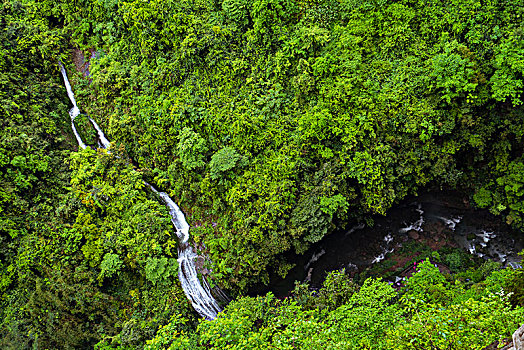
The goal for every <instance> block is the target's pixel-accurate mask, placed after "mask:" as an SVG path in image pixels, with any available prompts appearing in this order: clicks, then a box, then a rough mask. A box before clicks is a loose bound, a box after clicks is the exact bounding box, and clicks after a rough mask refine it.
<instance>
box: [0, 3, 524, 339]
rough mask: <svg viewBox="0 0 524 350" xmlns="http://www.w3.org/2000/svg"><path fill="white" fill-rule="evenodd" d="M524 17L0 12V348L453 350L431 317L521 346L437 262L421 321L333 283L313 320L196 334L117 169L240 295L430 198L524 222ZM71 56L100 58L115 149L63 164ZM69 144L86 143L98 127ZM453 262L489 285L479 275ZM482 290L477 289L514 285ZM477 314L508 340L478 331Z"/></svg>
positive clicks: (262, 318)
mask: <svg viewBox="0 0 524 350" xmlns="http://www.w3.org/2000/svg"><path fill="white" fill-rule="evenodd" d="M523 11H524V10H523V7H522V6H520V4H519V3H518V2H508V1H501V0H492V1H487V2H483V3H480V2H478V1H473V0H459V1H436V0H434V1H433V0H431V1H419V0H414V1H411V0H410V1H407V0H406V1H404V0H402V1H387V0H381V1H353V0H343V1H334V0H318V1H317V0H314V1H309V0H308V1H302V0H301V1H291V0H257V1H251V2H250V1H244V0H225V1H207V0H182V1H174V0H167V1H161V0H152V1H125V2H122V1H101V0H100V1H86V0H79V1H73V2H71V1H62V0H45V1H33V0H21V1H14V0H13V1H12V0H6V1H4V2H3V3H2V5H0V17H1V18H2V21H0V22H1V23H0V29H1V30H0V38H1V39H2V40H1V41H0V87H1V88H0V102H1V103H0V185H1V186H0V270H1V273H0V276H1V278H0V293H1V294H0V303H1V306H2V307H0V310H1V311H0V317H1V319H2V322H1V324H0V331H1V332H2V334H5V337H4V338H2V340H1V341H0V346H1V347H7V348H9V347H13V345H12V344H23V345H21V346H22V347H31V346H33V347H40V348H56V347H59V346H63V347H66V348H67V347H69V348H78V347H90V346H92V345H93V344H95V343H98V344H99V345H98V347H99V348H104V347H105V348H110V347H114V348H117V347H120V348H131V347H138V348H140V347H141V346H143V344H144V342H145V339H151V338H154V335H155V332H156V331H157V329H158V327H159V325H160V324H167V323H168V322H169V320H171V323H170V326H166V327H165V328H163V329H162V330H161V331H160V333H159V335H158V337H159V338H155V339H157V340H158V341H157V342H156V343H155V340H154V339H153V341H152V342H151V344H150V346H151V347H154V346H158V347H159V348H160V347H167V346H171V347H172V348H177V347H180V348H187V347H191V348H197V347H198V346H202V347H206V346H208V347H213V346H216V347H224V346H231V347H235V346H236V347H239V348H242V347H244V348H245V347H247V346H248V345H246V344H249V346H252V347H259V348H268V347H271V346H273V347H276V348H291V347H297V348H312V349H318V348H324V347H326V344H335V345H334V347H337V348H352V347H353V348H366V347H373V348H395V346H396V347H398V348H402V347H404V348H409V347H410V346H411V345H409V344H408V342H409V341H411V340H412V339H415V340H413V341H414V342H415V343H416V344H417V346H419V348H420V347H431V346H432V344H429V343H428V342H427V339H428V338H431V339H432V341H433V342H434V343H433V344H438V346H448V345H449V341H448V342H446V341H447V340H445V339H444V338H443V336H442V335H441V334H438V333H437V331H436V328H434V326H435V325H437V323H438V322H439V321H438V320H441V321H442V322H444V321H443V320H445V321H446V322H447V323H446V327H448V326H447V325H450V326H449V327H451V328H445V330H446V333H445V334H446V337H448V338H447V339H455V340H456V341H457V342H458V341H461V342H462V343H461V344H472V345H471V346H479V347H480V346H481V345H480V344H482V346H484V345H488V344H487V343H486V342H488V341H492V340H495V339H496V338H497V337H498V336H502V335H503V334H504V335H505V336H507V335H508V334H509V330H510V328H511V327H513V326H514V323H511V322H509V321H507V320H508V319H510V318H511V317H513V320H521V318H520V319H519V317H520V316H519V315H520V314H519V313H518V312H520V311H518V310H520V309H518V310H517V309H516V310H515V311H514V313H512V312H513V311H508V309H507V301H506V300H505V299H503V298H502V297H500V298H499V297H495V298H492V297H489V296H488V295H487V294H486V293H480V294H483V296H484V297H485V298H486V299H478V298H477V299H475V298H473V299H474V302H472V301H468V300H469V299H470V296H472V295H473V294H474V293H472V292H471V290H469V292H468V291H466V289H465V288H466V287H465V286H464V285H462V284H460V283H462V282H460V281H459V282H460V283H459V284H458V286H457V285H453V284H452V283H449V282H448V281H447V280H446V279H445V278H443V277H442V276H441V275H439V273H438V272H437V271H435V269H433V268H431V266H426V265H423V269H422V271H421V272H419V273H417V274H416V275H415V276H414V277H413V281H411V282H409V283H410V287H411V288H412V289H410V290H408V291H406V293H405V294H404V300H405V301H406V303H408V301H409V302H410V303H413V305H417V307H418V306H420V305H422V306H424V304H425V302H426V304H427V302H428V301H429V302H430V304H427V307H426V308H421V309H420V310H418V312H419V315H420V317H421V318H420V319H418V318H415V317H414V315H416V313H414V310H413V308H411V309H410V308H409V307H408V306H409V305H411V304H398V303H396V302H395V300H396V299H395V298H394V297H393V296H394V295H395V293H394V291H392V290H391V288H389V287H388V286H387V285H384V284H381V283H380V282H377V281H370V282H367V284H366V285H365V287H364V288H362V289H361V291H360V292H358V293H355V290H356V288H355V286H354V285H353V284H352V283H351V282H348V281H347V280H345V279H344V278H343V277H342V276H341V275H332V276H330V277H329V279H328V280H327V282H326V283H327V284H326V286H325V287H324V288H323V289H322V291H323V292H319V296H318V298H317V299H315V302H313V301H311V300H312V299H311V298H310V296H308V297H307V298H306V299H305V300H307V301H304V302H303V304H301V305H300V303H302V301H300V302H299V299H297V300H295V301H289V300H288V301H282V302H281V301H276V300H274V298H272V297H269V296H268V297H266V298H260V299H248V298H246V299H241V300H240V301H238V302H237V303H236V304H235V303H234V304H232V305H233V306H231V308H229V309H228V310H229V311H226V313H225V315H226V316H221V319H219V321H218V322H217V323H216V326H215V325H212V324H211V323H206V322H203V323H202V324H201V326H200V327H199V328H198V329H197V331H196V332H195V331H193V330H191V329H190V327H186V326H187V325H186V323H189V324H190V325H191V324H192V323H193V322H194V314H191V313H190V312H189V311H188V310H189V307H190V306H189V305H188V302H187V300H186V299H185V297H184V295H183V293H182V291H181V289H180V286H179V285H178V283H177V281H176V278H173V277H174V276H175V275H176V274H175V270H176V263H175V258H176V248H177V244H176V239H175V237H174V236H173V234H172V229H171V226H170V222H169V218H168V216H167V213H166V210H165V208H164V207H163V206H162V205H161V204H160V203H159V202H158V201H157V199H156V198H154V197H153V196H151V195H150V194H148V192H147V191H146V189H145V188H144V186H143V175H142V173H140V172H135V171H134V170H133V167H132V166H131V165H130V164H128V161H127V159H129V157H130V158H131V159H132V160H133V163H134V164H135V165H136V167H137V168H138V169H140V170H143V171H144V174H147V176H150V175H153V176H155V180H158V182H159V184H161V185H162V186H163V187H164V188H165V190H166V191H168V192H169V193H170V195H173V197H174V198H175V199H176V201H177V202H178V203H179V204H180V205H181V207H182V208H183V209H184V211H185V212H186V214H187V215H188V220H189V221H190V224H191V225H192V227H193V228H194V229H193V230H192V234H193V237H194V239H195V243H196V244H197V246H199V247H203V249H204V252H203V253H205V254H207V255H208V256H209V258H210V261H213V262H214V265H213V266H212V267H210V268H209V270H210V271H212V275H213V277H215V278H216V282H218V283H219V284H220V285H222V286H225V287H226V288H229V289H230V290H231V291H232V293H233V294H235V293H237V292H240V291H242V290H246V289H247V288H248V287H249V286H250V285H251V284H253V283H257V282H264V283H268V281H269V277H268V276H269V275H270V273H269V272H270V270H273V271H274V272H278V273H280V274H281V275H284V274H285V273H286V272H287V270H288V269H289V268H290V266H291V262H289V261H285V258H284V256H286V255H285V253H286V252H288V251H289V250H291V249H294V250H295V251H297V252H299V253H300V252H303V251H304V250H305V249H307V247H308V246H309V245H310V244H311V243H314V242H318V241H320V240H321V239H322V238H323V237H324V236H325V235H327V234H329V233H330V232H331V231H332V230H333V229H335V228H336V227H337V226H341V225H344V224H346V223H349V222H352V221H356V220H359V221H360V220H362V219H364V218H366V217H367V218H369V216H370V215H372V214H383V213H385V212H386V211H387V210H388V209H389V208H390V207H391V206H392V205H394V203H396V202H398V201H399V200H401V199H402V198H404V197H405V196H407V195H408V194H415V193H417V192H419V191H420V190H421V189H423V188H427V187H433V188H441V187H452V188H457V189H463V190H471V191H472V192H474V193H475V194H474V197H473V198H474V200H475V202H476V203H477V204H478V205H479V206H481V207H486V208H489V209H490V210H491V211H492V212H494V213H496V214H502V215H504V216H505V217H506V220H507V221H508V222H510V223H512V224H514V225H516V227H522V222H524V221H523V218H524V208H523V207H522V184H523V183H524V181H523V179H522V173H523V169H522V168H523V164H524V163H523V161H522V153H523V152H522V142H523V141H524V140H523V137H524V126H523V125H524V124H523V123H522V118H523V115H524V110H523V108H524V107H523V105H522V94H523V76H524V69H523V65H522V61H523V59H522V57H523V44H522V43H523V42H524V41H523V40H522V23H521V22H522V18H523V16H524V12H523ZM71 47H79V48H81V49H82V50H83V51H84V52H85V54H86V56H91V54H92V52H93V50H96V52H97V54H95V55H94V58H93V59H91V60H90V67H89V71H90V76H89V78H84V77H82V76H81V75H80V74H70V75H71V80H72V82H73V85H74V88H75V91H79V88H80V87H83V93H79V94H77V97H78V99H79V105H80V106H81V108H82V109H83V110H85V111H86V112H88V113H89V115H90V116H92V117H93V118H94V119H95V120H97V122H99V123H100V124H101V125H102V126H103V129H104V130H105V131H106V133H107V134H108V136H109V138H110V139H111V140H112V141H114V145H115V148H116V149H115V150H112V152H113V153H112V154H108V153H107V152H105V151H99V152H95V151H93V150H90V149H86V150H84V151H81V152H78V153H74V154H73V155H72V156H71V157H70V156H69V154H70V150H71V149H73V148H75V147H76V143H75V138H74V136H73V135H72V134H71V132H70V131H69V130H70V124H69V117H68V114H67V110H68V109H69V108H70V106H69V101H68V100H67V96H66V94H65V90H64V89H63V87H62V86H63V85H62V82H61V81H60V77H59V72H58V70H57V61H58V60H61V61H62V62H64V63H66V65H67V63H68V62H69V56H70V51H69V48H71ZM67 66H68V68H69V69H68V71H69V72H71V71H72V70H73V69H71V68H73V67H72V66H71V65H67ZM77 126H78V128H79V131H80V133H81V135H82V137H84V139H85V140H86V142H87V143H89V144H91V143H92V144H94V143H96V140H95V133H94V130H93V128H92V127H91V125H89V122H88V120H87V119H86V117H85V116H79V117H78V119H77ZM118 145H122V146H118ZM119 147H120V148H119ZM116 156H118V157H119V158H118V157H116ZM69 165H70V168H68V166H69ZM443 259H444V260H445V261H447V262H448V263H449V264H450V265H452V267H453V268H455V269H459V268H461V269H462V270H463V271H462V273H463V275H462V277H463V278H466V276H467V278H470V279H473V281H475V282H476V281H479V280H481V279H482V278H483V277H484V276H485V274H486V273H487V272H486V271H484V272H478V271H468V270H464V268H463V267H464V266H461V265H464V261H462V260H461V259H459V258H458V256H455V255H449V254H448V255H445V256H443ZM459 260H460V261H459ZM488 270H489V269H488ZM57 271H60V273H58V272H57ZM75 276H79V277H78V278H76V277H75ZM494 276H498V277H494ZM462 277H461V278H462ZM45 278H48V281H52V285H51V286H50V285H47V284H46V283H47V282H46V281H45ZM490 278H491V279H490ZM490 278H488V281H487V282H486V290H490V291H492V290H494V289H496V288H498V289H499V290H498V291H500V288H507V284H504V283H505V282H504V283H502V282H503V281H506V279H507V277H504V276H502V274H497V273H493V274H492V275H491V277H490ZM508 278H509V277H508ZM515 281H516V284H515V286H514V287H512V288H513V289H514V290H518V289H519V288H520V287H521V284H519V282H518V281H520V277H519V278H516V279H515ZM36 286H39V287H38V288H36ZM371 286H372V287H373V288H375V289H376V290H377V293H376V295H373V293H371V291H370V288H371ZM478 288H479V290H481V291H482V290H484V289H482V287H478ZM32 291H35V292H34V293H33V292H32ZM498 291H497V292H498ZM468 293H469V294H468ZM304 295H307V293H305V294H304ZM377 295H380V297H381V298H382V299H384V300H387V302H385V301H384V302H383V301H381V300H382V299H380V298H377ZM454 295H457V296H456V297H455V296H454ZM514 295H515V298H517V299H512V301H513V300H516V301H513V303H514V305H520V304H519V303H520V301H519V300H520V299H518V298H520V296H518V294H517V293H515V294H514ZM490 298H491V299H490ZM497 298H498V299H497ZM253 300H254V301H253ZM497 300H498V301H499V304H498V305H497V306H496V307H495V306H493V305H492V304H493V303H494V302H495V301H497ZM99 302H100V304H98V303H99ZM75 303H76V304H75ZM468 303H469V304H468ZM342 304H343V305H342ZM235 305H236V306H235ZM313 305H316V306H313ZM406 305H408V306H406ZM435 305H438V307H437V306H435ZM375 306H376V307H375ZM235 307H237V309H235ZM250 307H251V308H254V309H256V312H255V311H253V313H250V312H251V311H249V310H248V309H249V308H250ZM337 307H338V309H337ZM490 307H494V309H493V310H494V311H493V315H489V314H488V311H487V310H488V309H489V308H490ZM78 308H80V309H81V310H79V309H78ZM461 308H462V309H461ZM318 309H322V310H323V311H321V312H320V311H318ZM475 309H478V310H479V311H478V313H475V312H476V311H475ZM45 310H49V311H45ZM100 310H106V311H107V312H105V311H100ZM246 310H247V311H246ZM337 310H339V311H337ZM461 310H462V311H461ZM228 313H229V314H228ZM50 314H52V315H51V316H49V315H50ZM175 314H177V315H178V314H180V317H179V318H176V317H174V316H173V315H175ZM237 316H238V317H237ZM437 316H438V317H437ZM469 316H471V317H477V316H478V318H479V319H480V318H481V319H482V320H486V322H488V321H491V322H493V324H494V325H495V329H496V331H495V332H494V333H497V334H494V335H493V337H492V336H491V335H489V336H488V335H486V334H485V333H486V332H484V333H482V334H480V335H479V334H478V332H477V333H475V332H474V331H472V330H471V328H468V327H467V326H466V324H464V323H463V321H462V319H461V317H462V318H466V317H469ZM432 317H433V318H432ZM86 320H87V321H86ZM402 320H404V322H401V321H402ZM68 322H69V323H68ZM482 322H484V321H482ZM482 322H480V323H479V329H485V327H487V326H486V324H487V323H486V324H484V323H482ZM504 322H506V323H504ZM375 323H376V325H377V326H376V327H374V326H373V327H369V326H368V325H369V324H372V325H373V324H375ZM60 324H65V325H67V326H64V327H63V328H62V329H63V332H62V331H61V332H58V331H54V332H52V331H51V330H56V329H57V327H58V326H57V325H60ZM379 326H382V327H385V328H387V329H388V330H387V332H386V333H387V334H386V333H384V332H385V331H384V330H383V329H382V330H381V329H380V328H379ZM220 327H222V328H220ZM401 327H404V328H401ZM409 327H412V328H409ZM483 327H484V328H483ZM448 331H449V332H448ZM214 332H216V333H214ZM402 332H404V333H402ZM410 332H419V333H417V334H422V336H420V337H418V336H415V335H413V333H410ZM67 333H70V334H71V337H70V338H67V337H66V336H65V335H66V334H67ZM170 334H174V338H170ZM216 334H223V335H224V337H223V339H222V338H217V337H216V336H215V335H216ZM342 334H351V337H349V338H350V339H349V340H348V339H347V338H348V337H346V338H345V339H343V338H342ZM384 334H386V338H384V336H385V335H384ZM388 334H389V335H388ZM402 334H408V336H404V335H402ZM411 335H413V336H411ZM424 335H425V337H424ZM388 337H389V338H388ZM450 337H451V338H450ZM377 339H378V340H377ZM388 339H389V340H388ZM391 339H393V340H391ZM372 341H375V342H376V343H372ZM468 342H469V343H468ZM57 344H59V345H57ZM155 344H156V345H155ZM413 346H415V345H413ZM460 346H462V345H460ZM460 346H459V345H457V347H459V348H460Z"/></svg>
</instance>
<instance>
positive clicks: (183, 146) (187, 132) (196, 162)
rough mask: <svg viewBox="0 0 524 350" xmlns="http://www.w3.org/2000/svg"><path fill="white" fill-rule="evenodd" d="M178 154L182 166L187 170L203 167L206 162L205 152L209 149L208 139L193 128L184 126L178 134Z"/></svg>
mask: <svg viewBox="0 0 524 350" xmlns="http://www.w3.org/2000/svg"><path fill="white" fill-rule="evenodd" d="M178 140H179V141H178V145H177V154H178V156H179V157H180V161H181V162H182V166H183V167H184V168H185V169H187V170H193V169H197V168H201V167H203V166H204V165H205V164H206V163H205V152H206V151H207V147H206V140H205V139H203V138H202V137H201V136H200V135H199V134H198V133H196V132H194V131H193V130H192V129H191V128H184V129H182V130H181V131H180V134H179V135H178Z"/></svg>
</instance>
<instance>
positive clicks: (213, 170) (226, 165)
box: [209, 147, 242, 180]
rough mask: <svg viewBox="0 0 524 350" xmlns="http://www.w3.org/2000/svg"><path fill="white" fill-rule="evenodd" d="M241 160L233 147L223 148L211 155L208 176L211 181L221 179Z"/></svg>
mask: <svg viewBox="0 0 524 350" xmlns="http://www.w3.org/2000/svg"><path fill="white" fill-rule="evenodd" d="M241 158H242V156H241V155H240V154H238V152H237V151H236V150H235V149H234V148H233V147H225V148H222V149H220V150H219V151H218V152H216V153H215V154H213V156H212V157H211V162H209V167H210V176H211V178H212V179H213V180H218V179H220V178H222V177H223V176H224V175H225V174H226V173H227V172H228V171H229V170H231V169H233V168H234V167H235V166H236V165H237V163H238V161H239V160H240V159H241Z"/></svg>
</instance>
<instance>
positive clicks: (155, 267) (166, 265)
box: [145, 257, 178, 284]
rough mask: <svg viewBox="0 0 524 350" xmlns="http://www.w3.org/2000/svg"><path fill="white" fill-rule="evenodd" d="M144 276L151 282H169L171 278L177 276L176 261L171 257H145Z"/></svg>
mask: <svg viewBox="0 0 524 350" xmlns="http://www.w3.org/2000/svg"><path fill="white" fill-rule="evenodd" d="M145 272H146V278H147V279H148V280H149V281H151V282H152V283H153V284H157V283H159V284H160V283H164V284H166V283H169V282H170V280H171V279H172V278H174V277H175V276H177V272H178V262H177V261H176V259H172V258H166V257H162V258H160V259H159V258H151V257H150V258H147V260H146V267H145Z"/></svg>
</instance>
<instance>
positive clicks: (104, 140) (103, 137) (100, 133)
mask: <svg viewBox="0 0 524 350" xmlns="http://www.w3.org/2000/svg"><path fill="white" fill-rule="evenodd" d="M89 121H90V122H91V124H93V126H94V127H95V129H96V132H97V133H98V139H99V140H100V144H101V145H102V148H106V149H107V148H109V146H111V143H110V142H109V140H108V139H107V138H106V135H104V132H103V131H102V129H100V127H99V126H98V124H97V123H96V122H95V121H94V120H93V118H91V117H89Z"/></svg>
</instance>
